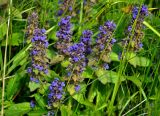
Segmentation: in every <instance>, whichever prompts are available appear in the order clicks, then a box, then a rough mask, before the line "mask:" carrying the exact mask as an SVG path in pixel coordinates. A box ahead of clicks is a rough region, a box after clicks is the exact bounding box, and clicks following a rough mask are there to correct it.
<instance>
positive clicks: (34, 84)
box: [29, 82, 40, 92]
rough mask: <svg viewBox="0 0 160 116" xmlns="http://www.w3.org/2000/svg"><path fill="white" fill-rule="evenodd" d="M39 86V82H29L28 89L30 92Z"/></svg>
mask: <svg viewBox="0 0 160 116" xmlns="http://www.w3.org/2000/svg"><path fill="white" fill-rule="evenodd" d="M39 87H40V84H39V83H35V82H29V89H30V91H31V92H32V91H34V90H36V89H38V88H39Z"/></svg>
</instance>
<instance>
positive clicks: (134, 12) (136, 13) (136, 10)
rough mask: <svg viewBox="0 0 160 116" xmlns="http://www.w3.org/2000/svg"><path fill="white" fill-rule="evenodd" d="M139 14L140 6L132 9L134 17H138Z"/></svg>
mask: <svg viewBox="0 0 160 116" xmlns="http://www.w3.org/2000/svg"><path fill="white" fill-rule="evenodd" d="M137 15H138V7H134V8H133V10H132V18H133V19H136V17H137Z"/></svg>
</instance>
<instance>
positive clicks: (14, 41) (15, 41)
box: [1, 33, 23, 46]
mask: <svg viewBox="0 0 160 116" xmlns="http://www.w3.org/2000/svg"><path fill="white" fill-rule="evenodd" d="M22 42H23V34H22V33H13V34H12V38H9V41H8V45H12V46H19V44H21V43H22ZM1 45H2V46H5V45H6V40H5V39H4V40H2V43H1Z"/></svg>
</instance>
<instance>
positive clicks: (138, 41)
mask: <svg viewBox="0 0 160 116" xmlns="http://www.w3.org/2000/svg"><path fill="white" fill-rule="evenodd" d="M146 16H148V8H147V6H145V5H142V6H141V8H140V7H137V6H134V7H133V9H132V21H131V23H130V24H129V26H128V28H127V33H126V34H127V35H128V36H127V38H126V39H125V40H123V45H125V46H126V48H128V47H129V49H131V50H133V51H138V50H139V49H141V48H142V47H143V44H142V39H143V36H144V33H143V31H142V30H143V28H144V25H143V21H144V19H145V17H146ZM129 43H130V45H129Z"/></svg>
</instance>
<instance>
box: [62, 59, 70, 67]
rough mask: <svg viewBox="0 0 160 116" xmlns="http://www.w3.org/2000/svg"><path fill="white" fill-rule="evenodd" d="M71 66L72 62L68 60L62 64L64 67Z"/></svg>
mask: <svg viewBox="0 0 160 116" xmlns="http://www.w3.org/2000/svg"><path fill="white" fill-rule="evenodd" d="M69 64H70V62H69V61H68V60H64V61H62V62H61V65H62V67H68V65H69Z"/></svg>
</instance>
